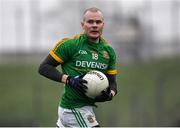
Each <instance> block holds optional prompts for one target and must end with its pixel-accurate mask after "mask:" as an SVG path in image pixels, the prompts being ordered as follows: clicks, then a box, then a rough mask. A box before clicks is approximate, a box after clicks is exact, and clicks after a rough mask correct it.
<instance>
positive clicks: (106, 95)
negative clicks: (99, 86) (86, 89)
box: [95, 88, 113, 102]
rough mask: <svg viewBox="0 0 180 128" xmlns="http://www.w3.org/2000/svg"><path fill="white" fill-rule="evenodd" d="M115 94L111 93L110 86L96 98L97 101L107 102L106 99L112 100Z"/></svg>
mask: <svg viewBox="0 0 180 128" xmlns="http://www.w3.org/2000/svg"><path fill="white" fill-rule="evenodd" d="M112 98H113V95H112V93H111V90H110V88H108V89H107V90H106V91H102V94H101V95H100V96H97V97H96V98H95V101H96V102H105V101H110V100H112Z"/></svg>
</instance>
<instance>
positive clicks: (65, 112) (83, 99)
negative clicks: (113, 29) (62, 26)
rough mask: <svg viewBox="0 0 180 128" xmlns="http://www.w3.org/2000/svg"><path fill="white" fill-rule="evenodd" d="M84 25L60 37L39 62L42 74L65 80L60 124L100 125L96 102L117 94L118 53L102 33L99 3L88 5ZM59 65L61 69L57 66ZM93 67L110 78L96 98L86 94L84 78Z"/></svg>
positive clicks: (76, 125) (60, 105)
mask: <svg viewBox="0 0 180 128" xmlns="http://www.w3.org/2000/svg"><path fill="white" fill-rule="evenodd" d="M81 26H82V28H83V30H84V32H83V33H82V34H79V35H75V36H74V37H72V38H64V39H62V40H61V41H59V42H58V43H57V44H56V46H55V47H54V49H52V50H51V51H50V52H49V55H48V56H47V57H46V58H45V59H44V61H43V62H42V63H41V64H40V66H39V73H40V74H41V75H43V76H45V77H47V78H49V79H51V80H54V81H57V82H60V83H64V84H65V86H64V93H63V95H62V98H61V100H60V102H59V108H58V116H59V117H58V120H57V126H58V127H99V126H100V125H99V123H98V122H97V120H96V117H95V114H94V112H93V106H96V105H95V103H96V102H105V101H110V100H112V98H113V97H114V96H115V95H116V94H117V84H116V74H117V69H116V55H115V52H114V50H113V48H112V47H111V46H110V45H109V44H108V43H107V42H106V41H105V40H104V39H103V38H102V37H101V35H102V31H103V27H104V18H103V14H102V11H101V10H99V9H98V8H96V7H92V8H88V9H86V10H85V12H84V14H83V20H82V22H81ZM59 65H61V68H62V72H60V71H59V70H58V69H57V66H59ZM90 70H99V71H101V72H103V73H104V74H106V76H107V78H108V80H109V87H108V89H107V91H103V92H102V95H100V96H97V97H96V98H95V99H92V98H89V97H87V96H86V95H85V92H86V90H87V87H86V86H85V84H86V83H87V81H86V80H83V79H82V78H83V76H84V75H85V74H86V73H87V72H89V71H90Z"/></svg>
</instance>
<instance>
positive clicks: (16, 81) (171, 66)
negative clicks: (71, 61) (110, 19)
mask: <svg viewBox="0 0 180 128" xmlns="http://www.w3.org/2000/svg"><path fill="white" fill-rule="evenodd" d="M179 65H180V59H179V58H171V59H161V60H154V61H152V62H148V63H147V62H146V63H136V64H123V65H119V66H118V70H119V74H118V76H117V81H118V82H117V83H118V92H119V93H118V95H117V96H116V97H115V98H114V100H113V101H111V102H107V103H98V107H97V108H95V109H94V110H95V112H96V114H97V119H98V120H99V122H100V124H101V126H179V120H180V111H179V108H180V100H179V99H180V93H179V90H180V85H179V83H180V77H179V76H180V68H179ZM38 66H39V64H38V63H34V64H28V63H11V64H1V65H0V85H1V90H0V101H1V102H0V113H1V114H0V126H55V123H56V120H57V108H58V102H59V98H60V96H61V94H62V90H63V88H62V86H61V85H60V84H59V83H56V82H53V81H50V80H48V79H46V78H44V77H42V76H40V75H39V74H38V72H37V70H38Z"/></svg>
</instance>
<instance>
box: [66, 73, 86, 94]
mask: <svg viewBox="0 0 180 128" xmlns="http://www.w3.org/2000/svg"><path fill="white" fill-rule="evenodd" d="M84 75H85V74H84ZM84 75H80V76H76V77H71V76H68V77H67V80H66V84H68V85H69V86H70V87H72V88H74V89H76V90H78V91H80V92H81V93H86V92H87V91H86V89H87V86H86V85H84V84H85V83H87V81H86V80H84V79H82V78H83V77H84Z"/></svg>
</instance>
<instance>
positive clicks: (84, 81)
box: [80, 79, 88, 84]
mask: <svg viewBox="0 0 180 128" xmlns="http://www.w3.org/2000/svg"><path fill="white" fill-rule="evenodd" d="M80 82H81V83H85V84H87V83H88V82H87V80H84V79H81V81H80Z"/></svg>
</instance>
